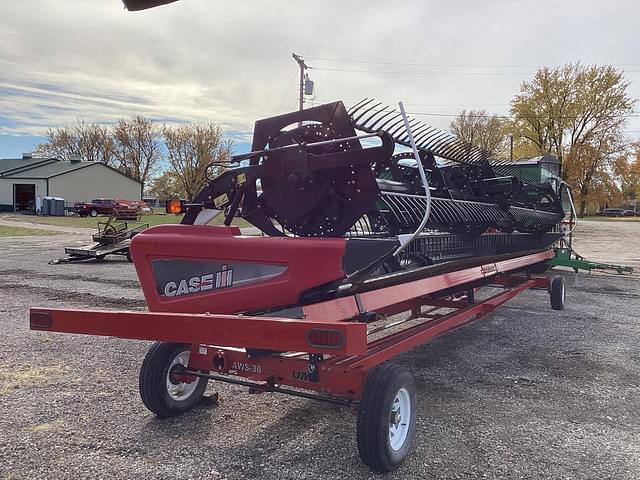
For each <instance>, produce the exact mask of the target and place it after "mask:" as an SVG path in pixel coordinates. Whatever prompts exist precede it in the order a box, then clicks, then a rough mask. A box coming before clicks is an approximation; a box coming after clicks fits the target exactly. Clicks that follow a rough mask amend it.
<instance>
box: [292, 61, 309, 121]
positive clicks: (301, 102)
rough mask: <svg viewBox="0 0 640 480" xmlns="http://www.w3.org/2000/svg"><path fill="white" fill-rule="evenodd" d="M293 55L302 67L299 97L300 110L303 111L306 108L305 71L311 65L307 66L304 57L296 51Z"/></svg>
mask: <svg viewBox="0 0 640 480" xmlns="http://www.w3.org/2000/svg"><path fill="white" fill-rule="evenodd" d="M291 56H292V57H293V59H294V60H295V61H296V62H298V66H299V67H300V97H299V101H300V111H302V110H303V109H304V72H305V70H306V69H308V68H309V67H308V66H307V64H306V63H304V58H302V57H301V56H300V55H296V54H295V53H292V54H291Z"/></svg>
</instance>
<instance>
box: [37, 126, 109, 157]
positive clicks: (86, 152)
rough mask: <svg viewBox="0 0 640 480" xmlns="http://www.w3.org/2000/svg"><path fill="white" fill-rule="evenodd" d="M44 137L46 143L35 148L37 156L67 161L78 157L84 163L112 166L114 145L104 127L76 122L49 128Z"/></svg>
mask: <svg viewBox="0 0 640 480" xmlns="http://www.w3.org/2000/svg"><path fill="white" fill-rule="evenodd" d="M46 136H47V141H46V142H45V143H41V144H40V145H38V147H37V148H36V151H35V153H36V154H37V155H39V156H45V157H55V158H59V159H61V160H67V159H69V157H70V156H72V155H79V156H80V158H81V159H82V160H84V161H89V162H102V163H105V164H107V165H112V164H113V161H114V145H113V140H112V138H111V135H110V134H109V130H108V129H107V128H106V127H103V126H100V125H98V124H96V123H87V122H85V121H84V120H78V121H77V122H76V123H75V124H72V125H64V126H62V127H59V128H49V129H48V130H47V134H46Z"/></svg>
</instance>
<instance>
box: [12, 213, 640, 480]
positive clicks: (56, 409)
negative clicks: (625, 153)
mask: <svg viewBox="0 0 640 480" xmlns="http://www.w3.org/2000/svg"><path fill="white" fill-rule="evenodd" d="M602 223H603V222H590V224H589V225H587V227H588V228H586V229H584V230H583V231H582V233H579V235H578V241H579V243H577V244H576V247H577V248H578V251H581V250H582V251H581V253H583V254H584V255H587V254H588V250H590V249H591V250H593V246H594V245H596V246H597V248H598V249H600V251H601V252H602V253H601V255H599V256H598V257H599V258H595V259H597V260H603V261H614V260H615V256H616V255H617V254H619V253H620V252H622V251H624V252H625V253H624V256H626V257H628V259H629V260H633V261H634V262H638V265H639V266H640V240H638V239H639V238H640V223H635V224H610V223H605V224H602ZM591 224H596V225H595V226H593V225H591ZM597 224H600V225H597ZM619 225H624V227H619ZM629 225H632V226H629ZM605 233H608V234H606V235H605ZM610 233H614V234H615V235H611V234H610ZM612 236H613V238H612ZM85 238H86V237H81V236H78V235H58V236H55V237H54V236H52V237H22V238H10V237H7V238H0V248H2V252H3V255H2V257H0V312H1V313H2V316H1V317H0V319H1V320H0V325H1V326H2V338H3V347H2V348H1V349H0V478H4V479H7V478H12V479H18V478H33V479H46V478H73V479H80V478H135V477H137V478H172V479H182V478H212V479H218V478H228V479H239V478H282V479H296V480H298V479H302V478H310V479H325V478H326V479H343V478H350V479H364V478H379V477H380V475H376V474H373V473H371V472H370V471H369V470H368V469H367V468H366V467H365V466H363V465H362V464H361V462H360V460H359V457H358V454H357V448H356V442H355V417H354V416H353V415H352V413H351V411H349V410H348V409H345V408H340V407H335V406H331V405H326V404H322V403H318V402H313V401H307V400H302V399H295V398H290V397H284V396H278V395H271V394H266V395H248V394H246V392H245V391H244V389H243V388H241V387H235V386H229V385H210V387H209V391H210V392H214V391H215V392H219V394H220V396H221V401H220V403H219V404H218V405H216V406H213V407H204V406H203V407H198V408H197V409H196V410H194V411H193V412H191V413H189V414H187V415H185V416H183V417H180V418H175V419H169V420H158V419H156V418H155V417H154V416H153V415H152V414H151V413H150V412H148V411H147V410H146V409H145V408H144V406H143V405H142V403H141V401H140V400H139V397H138V386H137V382H138V369H139V367H140V364H141V362H142V358H143V356H144V354H145V352H146V350H147V348H148V344H147V343H146V342H138V341H127V340H120V339H114V338H101V337H88V336H76V335H60V334H48V333H32V332H30V331H29V330H28V328H27V324H28V316H27V311H28V308H29V307H31V306H52V307H53V306H68V307H78V308H83V307H85V308H106V309H117V308H120V309H130V310H131V309H144V308H145V303H144V299H143V297H142V293H141V291H140V289H139V287H138V282H137V278H136V275H135V272H134V269H133V267H132V266H131V265H130V264H128V263H127V262H126V261H125V260H124V259H120V258H117V257H111V258H110V259H109V260H107V261H105V262H102V263H93V264H68V265H48V264H47V261H48V260H49V259H50V258H54V257H59V256H60V255H61V252H62V247H63V246H64V245H68V244H70V243H74V242H77V241H81V240H83V239H85ZM594 238H595V240H594ZM590 242H591V243H590ZM606 242H608V243H606ZM581 244H582V245H583V246H584V248H583V249H580V248H579V247H580V245H581ZM589 245H591V247H589ZM604 255H607V257H606V258H603V256H604ZM634 259H635V260H634ZM565 276H566V279H567V282H568V286H569V290H568V295H567V302H568V305H567V309H566V310H564V311H563V312H554V311H552V310H551V309H550V307H549V301H548V296H547V295H546V294H545V293H544V292H541V291H535V292H527V293H525V294H523V295H521V296H519V297H517V298H515V299H514V300H512V301H511V302H510V303H509V304H507V306H505V307H503V308H501V309H500V310H498V312H496V313H495V314H494V315H491V316H490V317H488V319H486V320H484V321H483V322H480V323H477V324H475V325H473V326H469V327H466V328H464V329H461V330H459V331H456V332H454V333H452V334H449V335H447V336H445V337H443V338H440V339H438V340H436V341H434V342H432V343H431V344H428V345H426V346H423V347H422V348H419V349H417V350H415V351H412V352H410V353H407V354H405V355H403V356H401V357H399V358H398V359H397V362H398V363H401V364H403V365H405V366H406V367H407V368H408V369H409V370H410V371H411V372H412V373H413V375H414V377H415V379H416V383H417V387H418V398H419V404H418V408H419V418H418V426H417V432H416V440H415V444H414V450H413V452H412V455H411V456H410V458H409V459H408V461H407V462H406V463H405V464H404V465H403V466H402V467H401V468H400V469H399V470H398V471H397V472H395V473H393V474H389V475H385V476H384V477H385V478H386V477H389V478H402V479H404V478H412V479H413V478H446V479H449V478H450V479H458V478H470V479H471V478H549V479H551V478H553V479H558V478H569V479H594V478H612V479H613V478H615V479H637V478H639V477H640V350H639V348H638V345H639V344H640V288H639V287H640V282H639V277H638V276H635V275H634V276H633V277H630V276H626V277H621V276H615V275H597V274H594V275H586V274H579V275H574V274H573V273H568V272H567V273H565Z"/></svg>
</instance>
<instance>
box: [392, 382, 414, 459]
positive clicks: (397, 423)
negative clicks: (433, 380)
mask: <svg viewBox="0 0 640 480" xmlns="http://www.w3.org/2000/svg"><path fill="white" fill-rule="evenodd" d="M410 423H411V396H410V395H409V391H408V390H407V389H406V388H401V389H400V390H398V393H396V398H395V399H394V400H393V403H392V404H391V411H390V412H389V445H390V446H391V449H392V450H396V451H397V450H400V449H401V448H402V447H403V445H404V444H405V442H406V441H407V436H408V435H409V424H410Z"/></svg>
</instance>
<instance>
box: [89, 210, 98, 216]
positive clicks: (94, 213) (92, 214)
mask: <svg viewBox="0 0 640 480" xmlns="http://www.w3.org/2000/svg"><path fill="white" fill-rule="evenodd" d="M89 215H91V216H92V217H97V216H98V211H97V210H96V209H95V208H92V209H91V211H90V212H89Z"/></svg>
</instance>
